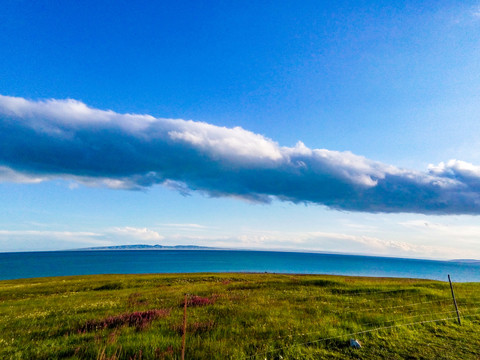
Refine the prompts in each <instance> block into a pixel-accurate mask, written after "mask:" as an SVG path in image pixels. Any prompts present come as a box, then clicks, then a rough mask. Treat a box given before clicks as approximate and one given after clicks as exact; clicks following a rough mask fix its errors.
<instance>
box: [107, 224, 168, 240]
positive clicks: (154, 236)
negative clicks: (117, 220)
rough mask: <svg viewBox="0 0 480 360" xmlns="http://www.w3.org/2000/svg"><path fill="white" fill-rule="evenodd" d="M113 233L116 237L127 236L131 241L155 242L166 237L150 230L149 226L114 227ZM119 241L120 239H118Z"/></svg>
mask: <svg viewBox="0 0 480 360" xmlns="http://www.w3.org/2000/svg"><path fill="white" fill-rule="evenodd" d="M111 233H112V234H113V235H114V236H115V237H117V238H118V237H119V236H120V237H122V238H127V239H128V240H129V242H132V241H133V242H134V243H136V242H137V241H148V242H152V241H153V242H155V241H161V240H163V239H164V236H162V235H160V234H159V233H158V232H156V231H154V230H150V229H147V228H136V227H130V226H125V227H121V228H114V229H113V230H112V231H111ZM117 241H118V240H117Z"/></svg>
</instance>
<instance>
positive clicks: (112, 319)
mask: <svg viewBox="0 0 480 360" xmlns="http://www.w3.org/2000/svg"><path fill="white" fill-rule="evenodd" d="M454 289H455V293H456V296H457V301H458V304H459V308H460V312H461V315H462V316H463V317H462V325H459V324H458V322H457V320H456V313H455V309H454V307H453V302H452V298H451V293H450V288H449V285H448V283H446V282H438V281H428V280H412V279H388V278H360V277H345V276H319V275H279V274H165V275H98V276H77V277H58V278H38V279H26V280H12V281H0V358H1V359H59V358H71V359H136V360H137V359H179V358H180V354H181V341H182V319H183V299H184V294H185V293H188V294H190V295H189V301H188V303H187V305H188V311H187V324H188V325H187V336H186V356H185V358H186V359H479V358H480V283H464V284H454ZM438 319H446V320H440V321H432V320H438ZM352 334H353V335H352ZM351 338H355V339H358V340H359V341H360V342H361V343H362V348H361V349H354V348H351V347H350V346H349V339H351Z"/></svg>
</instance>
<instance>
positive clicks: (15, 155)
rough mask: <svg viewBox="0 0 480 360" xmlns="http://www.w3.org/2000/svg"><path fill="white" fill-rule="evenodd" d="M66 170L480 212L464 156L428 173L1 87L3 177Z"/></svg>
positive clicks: (141, 183)
mask: <svg viewBox="0 0 480 360" xmlns="http://www.w3.org/2000/svg"><path fill="white" fill-rule="evenodd" d="M56 177H61V178H66V179H70V180H74V181H77V182H80V183H83V184H86V185H90V186H99V185H100V186H106V187H110V188H114V189H145V188H148V187H150V186H152V185H155V184H164V185H167V186H170V187H172V186H173V187H174V188H175V189H178V190H179V191H181V192H182V193H186V192H188V191H191V190H197V191H202V192H204V193H206V194H208V195H210V196H230V197H235V198H242V199H246V200H251V201H259V202H270V201H271V200H272V199H279V200H284V201H291V202H295V203H298V202H305V203H315V204H322V205H325V206H328V207H330V208H333V209H341V210H351V211H365V212H387V213H392V212H413V213H424V214H479V213H480V167H478V166H475V165H472V164H468V163H466V162H462V161H457V160H452V161H449V162H446V163H441V164H439V165H438V166H431V167H430V168H429V169H428V170H427V171H426V172H418V171H412V170H406V169H400V168H397V167H395V166H391V165H387V164H383V163H380V162H376V161H373V160H369V159H367V158H365V157H362V156H358V155H355V154H352V153H350V152H338V151H331V150H326V149H310V148H308V147H306V146H305V145H304V144H303V143H301V142H299V143H298V144H297V145H296V146H295V147H283V146H280V145H279V144H277V143H276V142H275V141H273V140H271V139H268V138H266V137H264V136H262V135H259V134H255V133H252V132H250V131H247V130H244V129H242V128H239V127H235V128H225V127H218V126H214V125H210V124H206V123H201V122H194V121H185V120H172V119H161V118H155V117H152V116H150V115H135V114H118V113H115V112H113V111H110V110H109V111H104V110H98V109H93V108H90V107H88V106H87V105H85V104H83V103H82V102H79V101H75V100H46V101H30V100H26V99H23V98H17V97H9V96H0V179H3V180H4V181H15V182H38V181H42V180H48V179H52V178H56Z"/></svg>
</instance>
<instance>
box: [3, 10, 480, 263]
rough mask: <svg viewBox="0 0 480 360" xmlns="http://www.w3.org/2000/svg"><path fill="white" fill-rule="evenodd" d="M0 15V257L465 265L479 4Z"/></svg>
mask: <svg viewBox="0 0 480 360" xmlns="http://www.w3.org/2000/svg"><path fill="white" fill-rule="evenodd" d="M1 8H2V11H0V95H2V97H0V181H1V182H0V199H1V205H0V251H24V250H50V249H68V248H77V247H83V246H96V245H102V246H103V245H116V244H135V243H149V244H157V243H159V244H166V245H173V244H195V245H207V246H225V247H235V248H237V247H238V248H262V249H294V250H303V249H306V250H319V251H335V252H347V253H366V254H375V255H388V256H406V257H422V258H466V257H468V258H471V257H475V258H480V224H478V215H477V214H479V213H480V190H479V189H480V167H479V165H480V135H479V134H480V121H478V120H479V117H478V114H479V113H480V112H479V110H480V109H479V108H480V102H479V94H480V38H479V37H478V33H479V30H480V3H479V2H475V1H461V2H460V1H445V2H441V3H438V2H433V1H432V2H427V1H425V2H418V1H411V2H409V1H405V2H401V3H400V2H397V1H391V2H389V1H382V2H380V1H375V2H374V1H363V2H359V1H355V2H353V1H352V2H348V1H338V2H325V3H323V2H318V1H311V2H310V1H302V2H300V3H298V2H293V1H282V2H267V1H262V2H244V1H243V2H235V1H229V2H220V1H219V2H216V1H209V2H201V1H195V2H193V1H192V2H181V1H175V2H147V1H145V2H142V1H137V2H135V3H133V2H122V1H95V2H89V1H84V2H78V3H74V2H70V3H62V2H56V1H36V2H31V1H8V2H7V1H5V2H1ZM170 119H175V120H170ZM188 120H192V121H188Z"/></svg>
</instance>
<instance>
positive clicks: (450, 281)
mask: <svg viewBox="0 0 480 360" xmlns="http://www.w3.org/2000/svg"><path fill="white" fill-rule="evenodd" d="M448 282H449V283H450V290H451V291H452V298H453V305H455V310H456V311H457V318H458V324H459V325H462V322H461V321H460V314H459V313H458V306H457V300H455V294H454V292H453V285H452V280H450V274H448Z"/></svg>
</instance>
